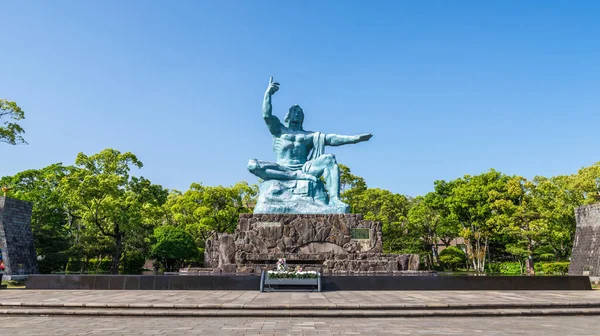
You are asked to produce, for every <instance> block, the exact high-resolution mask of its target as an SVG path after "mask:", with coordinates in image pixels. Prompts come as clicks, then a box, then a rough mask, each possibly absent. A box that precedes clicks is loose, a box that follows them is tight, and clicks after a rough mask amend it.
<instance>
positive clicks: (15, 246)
mask: <svg viewBox="0 0 600 336" xmlns="http://www.w3.org/2000/svg"><path fill="white" fill-rule="evenodd" d="M31 209H32V204H31V203H29V202H25V201H21V200H17V199H14V198H7V197H3V196H0V247H2V259H3V260H4V267H5V270H4V273H5V274H6V275H9V276H10V275H19V274H20V273H21V270H22V272H23V274H35V273H37V257H36V253H35V248H34V246H33V233H32V232H31V224H30V223H31ZM20 266H21V267H20Z"/></svg>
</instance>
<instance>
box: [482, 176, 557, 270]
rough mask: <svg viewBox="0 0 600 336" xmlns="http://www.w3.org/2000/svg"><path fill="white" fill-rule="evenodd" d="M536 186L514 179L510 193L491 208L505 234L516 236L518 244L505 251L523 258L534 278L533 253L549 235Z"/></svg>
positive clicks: (510, 245)
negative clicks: (494, 211) (495, 212)
mask: <svg viewBox="0 0 600 336" xmlns="http://www.w3.org/2000/svg"><path fill="white" fill-rule="evenodd" d="M536 189H537V188H536V185H535V183H533V182H531V181H528V180H527V179H525V178H523V177H520V176H515V177H512V178H510V179H509V180H508V182H507V190H506V193H504V194H503V195H502V196H501V195H498V193H499V192H498V191H497V190H493V191H492V193H493V194H496V196H497V197H494V196H492V197H494V198H496V200H495V201H494V203H493V204H492V209H493V210H497V211H498V215H497V216H494V217H493V220H494V221H495V223H496V224H497V225H499V227H500V228H501V230H502V231H503V232H504V233H507V234H508V235H509V236H511V237H513V238H514V240H515V243H512V244H508V245H507V246H506V250H507V251H508V252H509V253H511V254H513V255H515V256H517V257H520V258H521V259H525V267H526V272H527V274H528V275H535V269H534V259H533V254H534V251H535V249H536V248H537V247H538V246H539V245H540V244H541V243H542V241H543V238H544V236H545V235H546V234H547V233H546V232H547V225H546V221H543V220H542V219H543V218H542V215H541V214H540V211H539V209H538V203H539V202H537V199H536V194H537V191H536Z"/></svg>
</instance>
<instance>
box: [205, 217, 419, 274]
mask: <svg viewBox="0 0 600 336" xmlns="http://www.w3.org/2000/svg"><path fill="white" fill-rule="evenodd" d="M279 258H285V259H286V260H287V263H288V266H290V267H296V266H301V267H303V268H304V270H315V271H319V272H323V273H329V272H335V273H344V272H349V273H366V272H396V271H407V270H417V269H418V267H419V256H418V255H412V254H407V255H396V254H386V253H383V241H382V233H381V223H379V222H373V221H366V220H363V218H362V215H360V214H318V215H301V214H244V215H241V216H240V219H239V221H238V227H237V229H236V231H235V233H234V234H226V233H221V234H219V235H218V236H217V237H213V238H212V239H209V240H207V241H206V249H205V258H204V263H205V267H212V268H215V269H217V270H218V271H220V272H223V273H234V272H237V273H260V271H261V270H262V269H274V268H275V264H276V262H277V260H278V259H279Z"/></svg>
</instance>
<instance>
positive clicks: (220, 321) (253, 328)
mask: <svg viewBox="0 0 600 336" xmlns="http://www.w3.org/2000/svg"><path fill="white" fill-rule="evenodd" d="M599 330H600V319H598V318H595V317H579V316H561V317H557V316H553V317H518V318H508V317H498V318H485V319H482V318H464V317H461V318H454V317H452V318H427V319H406V318H378V319H375V318H362V319H333V318H325V319H323V318H271V319H265V318H209V319H205V318H163V319H146V318H105V317H104V318H103V317H96V318H89V317H77V318H75V317H0V335H2V336H17V335H40V336H42V335H44V336H58V335H60V336H75V335H132V336H133V335H219V336H226V335H522V336H529V335H530V336H539V335H544V336H552V335H598V334H600V332H599Z"/></svg>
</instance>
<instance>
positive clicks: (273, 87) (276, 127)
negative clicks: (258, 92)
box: [262, 77, 282, 135]
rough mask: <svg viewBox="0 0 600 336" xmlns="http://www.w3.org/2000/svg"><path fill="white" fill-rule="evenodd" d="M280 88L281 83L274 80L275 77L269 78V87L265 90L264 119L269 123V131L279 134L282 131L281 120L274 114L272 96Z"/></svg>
mask: <svg viewBox="0 0 600 336" xmlns="http://www.w3.org/2000/svg"><path fill="white" fill-rule="evenodd" d="M277 90H279V83H277V82H273V77H271V78H270V79H269V87H267V91H266V92H265V98H264V99H263V107H262V111H263V119H264V120H265V122H266V123H267V127H268V128H269V131H270V132H271V134H273V135H278V134H279V133H280V132H281V127H282V125H281V121H279V118H277V117H276V116H274V115H273V105H271V96H272V95H273V94H275V92H277Z"/></svg>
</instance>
